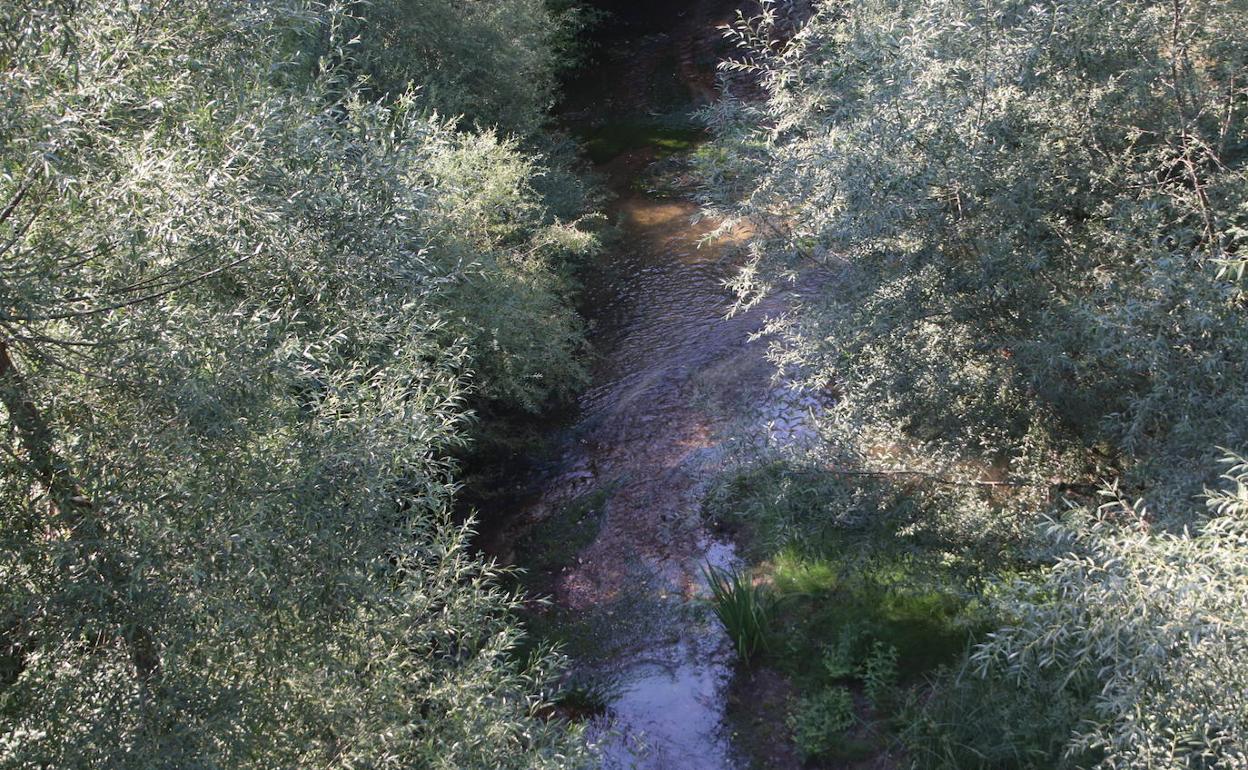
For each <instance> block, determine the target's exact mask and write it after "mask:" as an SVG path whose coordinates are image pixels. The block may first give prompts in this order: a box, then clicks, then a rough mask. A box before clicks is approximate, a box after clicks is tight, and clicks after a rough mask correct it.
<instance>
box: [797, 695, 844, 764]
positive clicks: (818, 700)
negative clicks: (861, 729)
mask: <svg viewBox="0 0 1248 770" xmlns="http://www.w3.org/2000/svg"><path fill="white" fill-rule="evenodd" d="M857 721H858V718H857V716H856V715H855V714H854V697H853V695H851V694H850V692H849V689H848V688H845V687H829V688H827V689H825V690H823V691H821V692H819V693H816V694H814V695H810V696H806V697H803V698H801V699H800V700H798V702H797V706H796V708H795V709H794V711H793V713H792V715H791V716H790V718H789V729H791V730H792V731H793V741H794V743H795V744H796V745H797V748H798V751H800V752H801V753H802V756H803V757H806V758H811V757H818V756H821V755H823V754H827V753H829V752H831V751H832V750H833V749H835V748H837V746H838V745H840V743H841V742H842V741H843V740H844V738H845V733H846V732H848V731H849V730H850V729H851V728H853V726H854V725H855V724H857Z"/></svg>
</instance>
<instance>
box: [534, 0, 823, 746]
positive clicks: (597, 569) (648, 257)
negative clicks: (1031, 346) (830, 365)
mask: <svg viewBox="0 0 1248 770" xmlns="http://www.w3.org/2000/svg"><path fill="white" fill-rule="evenodd" d="M695 5H696V8H694V9H693V10H690V12H689V13H688V16H687V17H686V16H685V15H683V14H682V16H681V18H682V19H683V21H681V22H680V23H679V24H673V25H672V26H673V29H674V30H675V31H673V32H669V33H667V34H665V35H649V36H648V37H645V38H644V39H641V40H625V41H616V44H617V45H621V46H623V47H622V48H621V50H622V51H627V52H628V53H626V54H623V55H621V56H618V57H616V59H615V62H616V66H614V67H606V68H604V69H603V70H602V73H605V74H602V73H600V74H599V75H598V80H596V81H595V83H594V84H592V85H591V86H590V87H589V89H588V90H589V91H590V92H591V94H593V93H599V94H601V96H592V95H591V97H590V101H589V102H587V103H586V104H585V106H584V109H585V110H586V111H587V112H589V113H592V112H594V111H595V110H599V109H603V107H602V104H601V103H600V101H610V100H611V97H612V95H614V96H615V97H616V98H617V99H618V98H619V95H620V94H622V93H625V92H627V91H630V89H631V92H633V93H636V92H638V91H639V90H640V91H644V90H645V88H644V86H646V85H647V84H648V85H649V86H654V84H655V83H656V81H662V80H663V79H664V78H669V77H674V78H677V79H681V80H684V81H685V82H686V84H687V85H688V86H689V91H690V92H691V93H692V94H693V95H694V96H695V97H696V96H698V95H699V94H704V93H705V89H706V86H705V83H706V81H705V80H697V81H696V82H692V83H691V82H689V78H688V77H687V76H682V74H681V73H682V72H687V71H688V70H689V67H690V62H691V61H692V60H693V58H694V57H693V56H691V55H690V53H689V50H690V48H691V47H693V46H694V45H695V43H696V41H697V40H701V39H704V37H705V36H707V35H709V36H715V35H717V34H718V33H716V32H715V31H714V22H715V21H723V20H725V18H726V16H727V13H725V10H726V9H728V10H730V9H731V6H730V5H729V6H725V5H724V4H723V3H700V4H691V7H692V6H695ZM709 6H715V7H716V10H717V11H718V12H719V13H720V14H721V17H720V18H713V14H711V13H708V12H707V8H708V7H709ZM682 34H683V35H684V37H683V38H682V37H681V35H682ZM698 36H703V37H698ZM669 54H670V56H669ZM665 56H666V57H667V58H668V59H669V60H670V61H672V62H674V64H673V65H672V69H673V71H672V72H665V71H663V70H662V69H661V68H657V69H656V68H651V69H650V70H649V71H648V74H644V75H642V74H639V73H640V72H645V71H646V70H645V67H643V66H634V65H636V64H637V63H638V62H641V61H643V60H644V62H646V63H650V64H652V63H653V62H656V61H663V60H664V57H665ZM613 78H615V79H618V80H617V82H611V81H612V79H613ZM639 79H640V80H642V81H643V82H642V84H641V85H639V83H638V82H637V81H638V80H639ZM604 80H605V82H604ZM626 80H627V82H625V81H626ZM660 85H661V83H660ZM616 108H617V109H618V105H617V106H616ZM632 109H637V107H636V105H635V104H634V105H633V107H632ZM654 157H655V153H654V150H653V149H652V148H644V147H643V148H639V149H636V150H634V151H631V152H625V153H623V154H622V155H620V156H618V157H617V158H616V159H615V160H614V161H612V162H611V163H610V164H608V165H606V166H605V167H604V168H603V169H602V170H603V172H604V174H605V175H606V177H607V179H608V182H609V185H610V186H611V187H612V188H613V189H614V190H615V191H616V192H617V197H616V199H615V202H614V203H613V204H612V207H611V213H612V214H613V215H614V216H615V217H616V219H617V221H618V223H619V225H620V228H621V237H620V238H619V239H618V241H617V242H616V243H615V245H614V246H613V247H612V248H611V249H610V250H609V253H607V254H605V255H603V256H602V257H601V258H600V262H599V264H598V265H597V266H596V269H595V271H594V272H593V274H592V275H591V276H590V277H589V279H588V280H587V283H588V287H587V292H588V298H589V302H588V305H589V315H590V321H591V323H592V325H593V328H594V330H595V331H594V334H593V339H592V341H593V344H594V348H595V352H596V359H595V360H596V362H597V363H596V365H595V368H594V371H593V383H592V386H591V387H590V388H589V389H588V390H587V391H586V392H585V393H584V395H583V396H582V398H581V400H580V404H579V410H578V412H577V417H576V420H575V422H574V424H573V425H571V426H570V427H569V428H567V429H566V430H564V431H563V432H562V433H561V434H560V436H559V441H558V443H559V445H560V447H561V450H560V451H559V452H558V453H557V456H556V458H555V460H554V461H553V462H551V463H549V464H548V465H547V466H546V467H545V468H543V469H542V470H541V471H540V472H539V477H538V478H537V479H535V480H533V482H534V483H533V485H534V486H538V487H540V489H541V493H540V494H539V495H538V497H537V499H536V501H535V502H533V503H532V505H530V506H529V507H528V509H527V510H525V511H524V512H523V514H522V515H521V516H520V517H519V519H518V521H519V522H520V523H521V526H523V525H524V524H526V523H527V524H529V525H532V524H533V523H535V522H541V521H543V520H545V519H548V518H549V517H551V516H553V515H555V514H556V513H557V512H558V511H559V510H560V509H562V508H566V506H568V505H569V504H571V503H573V502H574V501H576V500H584V499H587V498H588V497H589V496H591V495H592V494H593V493H594V492H599V493H601V499H602V500H604V501H605V502H603V503H601V505H600V506H599V507H600V510H599V511H597V512H596V516H597V519H596V523H597V525H598V530H597V534H596V536H595V537H594V538H593V540H592V541H591V542H589V543H588V545H586V546H584V547H583V548H582V549H581V550H580V551H579V553H578V554H577V555H576V557H575V559H574V560H573V562H572V563H571V564H570V565H568V566H567V567H566V568H564V569H563V570H562V571H561V572H560V573H559V574H558V575H557V576H555V579H554V583H553V594H554V596H553V600H554V602H555V604H556V605H557V607H558V608H559V610H560V611H561V612H562V613H563V615H562V617H573V618H582V619H592V623H591V625H592V627H593V629H594V631H593V644H588V645H580V646H579V649H577V650H574V651H572V657H573V664H574V666H575V668H576V672H577V676H579V677H582V678H591V679H593V680H594V681H598V682H606V683H608V692H609V693H610V694H609V697H608V698H607V704H606V708H605V713H603V714H601V715H600V716H598V717H595V718H594V720H593V721H592V724H591V727H590V735H591V738H592V739H593V740H594V741H595V742H596V743H597V744H598V745H599V746H600V748H601V751H602V755H603V758H604V760H605V763H606V766H607V767H609V768H624V767H637V768H653V769H654V770H660V769H662V770H731V769H732V768H738V767H744V766H745V762H744V761H743V760H742V759H741V758H739V757H738V756H737V754H736V752H735V751H734V747H733V743H732V735H731V730H730V728H729V727H728V726H727V723H726V721H725V704H726V702H727V697H726V696H727V688H728V686H729V683H730V680H731V677H732V675H733V666H734V651H733V649H732V645H731V643H730V642H729V640H728V639H727V637H726V636H725V634H724V632H723V630H722V628H720V627H719V626H718V624H717V623H716V622H715V620H714V618H713V616H712V615H711V613H710V610H709V608H708V606H707V604H706V603H705V594H706V587H705V583H704V579H703V569H704V568H705V567H707V566H713V567H719V568H731V567H732V566H733V565H734V564H735V563H736V556H735V554H734V547H733V544H732V543H731V542H730V541H729V540H728V539H726V537H724V536H723V535H722V534H720V533H717V532H716V531H715V530H714V528H713V527H712V526H711V525H710V524H708V522H707V521H705V520H704V518H703V515H702V504H701V502H702V498H703V497H704V495H705V493H706V489H707V485H708V484H709V483H710V481H711V479H712V478H713V477H714V475H715V474H716V473H717V472H719V471H721V470H722V469H723V468H724V467H725V465H726V463H727V462H728V460H729V457H730V455H731V453H732V452H733V451H734V447H735V446H736V445H737V444H736V443H734V442H733V441H729V440H727V439H726V437H728V436H742V435H745V436H749V435H750V434H751V433H752V434H753V436H754V438H755V439H758V440H763V441H771V440H780V441H784V440H793V439H794V438H800V436H801V435H802V434H803V432H804V430H805V429H804V427H803V425H804V418H803V415H804V414H806V413H807V412H808V410H809V409H811V408H813V407H817V406H818V404H817V402H815V401H814V400H813V399H812V398H811V397H809V396H801V395H794V394H792V393H790V392H788V391H787V390H785V389H784V388H782V387H777V386H775V385H774V384H773V383H772V382H771V379H770V374H771V368H770V366H769V365H768V363H767V362H766V360H765V358H764V355H763V352H764V351H763V349H762V343H758V342H753V341H751V335H752V334H753V333H754V332H756V331H757V330H758V329H759V328H760V325H761V323H762V320H763V318H764V313H765V312H767V311H766V309H765V308H758V309H755V310H754V311H751V312H749V313H743V314H738V315H736V316H733V317H728V310H729V309H730V306H731V302H732V295H731V293H730V292H729V291H728V290H727V289H726V288H725V285H724V281H725V279H726V278H728V277H729V276H730V275H731V273H732V272H733V270H734V264H733V260H732V259H731V253H732V252H731V249H725V244H724V243H722V242H721V243H705V242H703V241H704V236H705V235H706V233H707V232H708V231H709V229H710V225H708V224H701V225H696V224H694V223H693V219H694V216H695V214H696V213H697V209H696V207H695V205H694V204H693V203H691V202H690V201H688V200H687V199H682V198H681V197H680V196H679V195H677V196H675V197H670V196H668V197H664V196H660V195H657V194H647V193H639V192H636V189H637V187H638V184H637V180H638V179H640V178H641V177H640V175H641V174H643V173H645V171H646V169H647V166H648V164H649V163H650V162H651V161H653V160H654ZM771 309H772V310H774V309H775V307H774V306H773V307H772V308H771ZM741 415H745V416H746V417H745V418H744V419H743V418H742V417H741Z"/></svg>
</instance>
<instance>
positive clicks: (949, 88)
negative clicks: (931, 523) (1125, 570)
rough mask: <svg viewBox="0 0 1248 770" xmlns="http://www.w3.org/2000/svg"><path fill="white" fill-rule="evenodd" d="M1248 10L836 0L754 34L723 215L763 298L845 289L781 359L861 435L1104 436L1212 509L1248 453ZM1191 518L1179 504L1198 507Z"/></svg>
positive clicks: (784, 344) (806, 319) (732, 113)
mask: <svg viewBox="0 0 1248 770" xmlns="http://www.w3.org/2000/svg"><path fill="white" fill-rule="evenodd" d="M1245 21H1248V6H1245V4H1243V3H1239V2H1204V1H1203V0H1185V1H1181V2H1175V3H1169V2H1165V3H1163V2H1149V3H1120V2H1114V1H1113V0H1071V1H1069V2H1067V1H1065V0H1063V1H1061V2H1058V1H1054V2H1046V3H1013V2H1003V1H1001V0H924V1H922V2H919V1H917V0H916V1H914V2H903V3H884V2H866V1H865V0H864V1H863V2H858V1H857V0H855V1H853V2H827V3H823V4H821V5H820V6H819V8H818V11H817V13H816V15H815V16H814V17H813V19H811V20H810V22H809V23H808V24H807V25H806V26H805V27H804V28H803V29H802V31H801V32H800V33H799V34H798V35H797V36H796V37H795V38H794V39H792V40H791V41H789V42H788V43H780V42H777V41H776V40H775V36H774V35H773V34H772V32H771V31H770V15H768V16H766V17H764V18H763V19H762V20H760V21H759V22H758V23H757V24H755V25H750V24H743V25H742V28H741V30H740V31H739V32H740V35H741V37H742V40H743V43H745V44H746V45H748V46H750V56H751V59H750V63H749V64H748V65H744V66H747V67H748V68H750V69H753V70H755V71H756V72H757V73H758V76H759V77H760V78H761V79H762V81H763V83H764V84H765V85H766V87H767V92H768V94H769V99H768V100H767V101H766V102H765V103H764V104H761V105H755V104H748V103H732V102H729V103H728V104H726V105H725V106H724V107H723V108H721V109H720V110H719V111H718V112H717V114H716V115H715V116H714V117H715V119H716V123H717V127H718V129H719V132H720V134H721V136H722V137H723V141H722V142H721V144H720V147H719V151H718V153H717V154H711V155H709V156H708V161H707V163H706V164H705V165H706V167H707V171H708V173H709V175H710V176H711V181H712V184H711V186H710V190H711V193H712V195H711V198H712V202H715V201H718V202H720V203H721V204H727V205H730V206H731V208H729V209H728V213H730V214H732V215H734V216H737V217H745V218H749V219H750V220H751V221H753V222H754V223H755V225H756V226H757V227H759V229H760V233H761V237H760V238H759V239H758V241H757V242H756V244H755V249H756V251H755V261H754V262H753V263H752V265H751V268H750V269H749V270H747V271H746V272H745V274H743V276H742V279H741V286H740V288H741V289H742V291H743V292H744V294H745V296H746V298H747V299H748V298H749V297H751V296H753V295H754V293H755V292H756V291H758V290H765V289H766V288H767V287H768V286H769V285H774V284H776V283H777V282H778V281H781V280H782V279H783V277H784V275H785V274H786V272H787V271H789V270H791V269H793V268H796V267H799V266H802V265H808V264H809V263H810V262H811V261H814V262H817V263H819V264H820V265H822V266H823V267H824V268H825V269H827V270H828V271H829V272H831V273H832V274H833V275H832V278H831V284H830V285H834V286H835V287H836V288H835V291H831V290H829V291H824V292H820V293H817V294H813V295H809V296H807V297H804V301H805V306H804V308H803V309H802V310H800V311H798V312H796V313H794V314H792V315H791V316H790V317H788V318H786V319H784V320H783V321H782V322H780V323H778V324H777V329H776V331H778V332H779V333H780V335H781V336H780V337H778V341H779V342H780V346H781V348H780V357H779V358H780V361H781V362H782V363H783V364H785V365H787V366H789V367H791V368H793V369H795V370H800V372H797V373H801V374H804V375H805V376H806V377H807V378H808V379H809V380H811V381H813V382H814V383H815V384H821V385H822V384H826V383H828V382H835V383H837V384H840V385H841V386H842V387H841V388H840V390H841V391H842V392H843V395H844V400H843V402H842V404H841V409H842V411H843V412H845V413H847V414H852V415H853V416H854V418H855V419H859V420H863V421H866V422H872V423H888V424H890V425H901V426H902V427H904V428H905V429H906V430H907V431H908V432H909V433H910V434H911V435H912V436H915V437H918V438H919V439H922V440H935V441H936V442H937V443H939V444H942V445H945V446H951V447H953V448H954V449H956V450H959V451H960V450H963V449H965V448H967V447H974V448H975V449H976V450H977V451H980V452H984V451H987V452H989V453H991V452H994V451H998V452H1002V453H1004V454H1005V455H1006V456H1007V457H1008V456H1009V455H1010V454H1011V452H1014V451H1016V450H1017V448H1018V446H1019V445H1020V444H1022V443H1023V442H1024V440H1025V437H1027V436H1028V435H1029V434H1033V433H1037V432H1038V433H1043V434H1048V435H1054V434H1058V435H1061V436H1070V435H1076V436H1077V437H1078V438H1079V439H1080V440H1081V443H1083V444H1085V445H1088V444H1097V443H1103V444H1104V445H1105V447H1106V451H1110V452H1112V453H1113V454H1114V459H1115V460H1116V461H1117V462H1119V463H1120V464H1122V465H1123V466H1125V469H1126V470H1129V471H1130V472H1131V479H1132V480H1133V481H1135V482H1136V483H1138V484H1140V485H1143V486H1149V487H1158V488H1157V489H1154V490H1153V494H1154V495H1164V496H1165V499H1166V500H1167V501H1172V500H1178V501H1182V500H1186V499H1190V495H1191V494H1194V493H1195V492H1198V491H1199V489H1200V482H1201V476H1200V474H1198V473H1193V472H1192V467H1193V466H1192V464H1191V461H1192V460H1193V459H1194V458H1204V459H1209V458H1211V457H1213V456H1215V453H1214V450H1213V446H1214V445H1217V444H1220V445H1223V446H1236V445H1242V444H1244V443H1246V442H1248V435H1245V432H1244V431H1245V430H1246V429H1248V400H1246V399H1248V389H1245V388H1244V387H1243V381H1242V378H1241V377H1239V376H1238V374H1239V372H1241V371H1243V369H1244V368H1245V366H1246V365H1248V325H1246V324H1245V322H1244V317H1243V312H1242V308H1241V303H1242V293H1241V286H1240V283H1239V280H1238V279H1239V278H1240V277H1241V271H1242V265H1243V262H1242V253H1241V252H1242V247H1243V240H1244V238H1245V237H1246V236H1245V233H1246V232H1248V230H1246V229H1245V228H1246V227H1248V221H1246V220H1245V217H1246V216H1248V178H1246V176H1245V174H1246V170H1245V169H1246V164H1248V145H1246V143H1248V132H1246V131H1245V125H1248V124H1246V123H1245V116H1246V113H1248V91H1246V90H1245V89H1246V88H1248V86H1246V85H1245V83H1246V82H1248V73H1246V70H1248V61H1246V59H1245V56H1246V54H1245V52H1246V51H1248V45H1245V43H1248V40H1246V39H1245V35H1248V32H1246V31H1245V30H1246V29H1248V26H1246V25H1245ZM1175 507H1176V508H1181V503H1180V504H1179V505H1177V506H1175Z"/></svg>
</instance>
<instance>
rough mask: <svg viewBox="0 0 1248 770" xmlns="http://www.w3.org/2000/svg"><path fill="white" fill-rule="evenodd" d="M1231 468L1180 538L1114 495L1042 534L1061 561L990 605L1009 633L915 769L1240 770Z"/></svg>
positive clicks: (923, 738) (1237, 503)
mask: <svg viewBox="0 0 1248 770" xmlns="http://www.w3.org/2000/svg"><path fill="white" fill-rule="evenodd" d="M1228 463H1229V464H1230V466H1231V468H1230V471H1229V472H1228V473H1227V475H1226V476H1225V478H1226V480H1227V482H1229V483H1228V485H1227V487H1226V488H1224V489H1222V490H1219V491H1211V492H1208V493H1207V494H1206V500H1207V502H1208V507H1209V510H1210V512H1211V513H1212V515H1211V516H1210V517H1208V518H1205V519H1203V520H1201V521H1199V523H1198V524H1196V525H1194V527H1193V529H1192V530H1191V531H1185V532H1182V533H1165V532H1157V531H1155V530H1154V529H1153V528H1152V526H1150V520H1151V518H1152V517H1151V516H1150V514H1149V513H1148V511H1147V510H1145V508H1144V507H1143V506H1142V504H1140V503H1138V502H1134V503H1133V502H1128V501H1126V500H1123V499H1120V498H1119V497H1117V496H1116V495H1114V496H1113V499H1112V500H1111V501H1110V502H1109V503H1107V504H1106V505H1105V506H1102V507H1101V508H1100V509H1099V510H1098V511H1088V510H1078V511H1074V512H1072V513H1071V514H1069V515H1068V516H1067V517H1066V518H1065V519H1064V520H1063V521H1061V522H1060V523H1054V524H1053V525H1052V527H1051V528H1050V533H1051V535H1052V537H1053V538H1054V542H1055V547H1056V549H1057V550H1058V552H1059V553H1061V554H1062V555H1061V557H1060V558H1058V559H1057V561H1056V563H1054V564H1053V566H1052V567H1050V568H1048V569H1046V570H1045V571H1044V573H1043V574H1042V575H1040V576H1038V577H1037V578H1035V579H1034V580H1027V581H1020V582H1016V583H1015V584H1013V586H1012V587H1011V589H1010V590H1009V591H1008V592H1006V593H1005V594H1003V595H1002V596H1001V597H1000V611H1001V612H1002V614H1003V616H1004V617H1006V618H1007V619H1008V624H1007V625H1005V626H1003V627H1001V628H999V629H998V630H997V631H996V632H995V633H993V634H991V635H990V636H989V637H988V639H987V640H986V641H984V642H983V643H982V644H981V645H979V646H978V647H977V648H976V649H975V651H974V653H973V654H972V655H971V657H970V659H969V661H968V662H967V665H966V668H965V670H963V671H962V672H961V673H960V674H959V675H958V677H957V678H956V679H954V680H952V681H950V682H948V683H947V687H948V689H947V690H945V691H944V692H940V691H938V695H937V697H936V701H935V702H934V703H933V704H932V705H931V707H930V709H929V711H928V713H927V715H926V720H925V721H920V722H919V723H918V727H916V728H915V729H914V730H913V731H912V736H913V738H914V740H913V741H912V742H913V745H914V746H915V748H916V750H917V751H918V752H919V756H920V757H923V758H924V759H926V760H928V761H927V762H925V764H928V765H930V766H937V767H959V768H965V767H998V766H1001V765H1002V764H1005V763H1007V762H1009V763H1012V764H1016V765H1019V766H1027V767H1089V766H1094V767H1097V768H1105V769H1109V768H1138V767H1173V768H1232V767H1242V766H1243V764H1244V763H1245V762H1248V749H1246V748H1245V747H1248V705H1245V704H1248V672H1245V669H1244V666H1243V661H1244V660H1245V659H1246V658H1245V656H1246V655H1248V573H1246V572H1245V570H1244V564H1245V563H1248V464H1246V463H1245V461H1244V460H1243V459H1242V458H1239V457H1234V458H1231V459H1230V460H1229V461H1228ZM981 707H982V708H981ZM955 714H956V715H957V716H956V717H955V716H954V715H955Z"/></svg>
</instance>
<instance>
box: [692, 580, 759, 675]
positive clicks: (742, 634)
mask: <svg viewBox="0 0 1248 770" xmlns="http://www.w3.org/2000/svg"><path fill="white" fill-rule="evenodd" d="M702 574H703V575H704V576H705V578H706V584H707V587H708V588H710V591H711V596H710V603H711V610H712V611H713V612H714V613H715V617H716V618H718V619H719V622H720V624H721V625H722V626H723V627H724V631H726V632H727V633H728V638H729V639H731V640H732V644H733V646H734V647H735V648H736V650H737V657H738V658H740V659H741V660H742V661H743V662H746V663H748V662H750V661H751V660H754V659H755V658H756V657H757V656H758V655H759V654H761V653H763V652H765V651H766V650H767V647H768V635H769V634H770V633H771V622H772V617H773V615H774V612H775V602H774V600H773V599H772V597H771V594H770V593H769V592H768V591H767V589H766V587H765V586H762V585H756V584H755V583H754V582H753V581H752V580H750V576H749V573H747V572H744V571H731V570H724V569H720V568H718V567H714V566H710V565H707V566H705V567H703V569H702Z"/></svg>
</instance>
